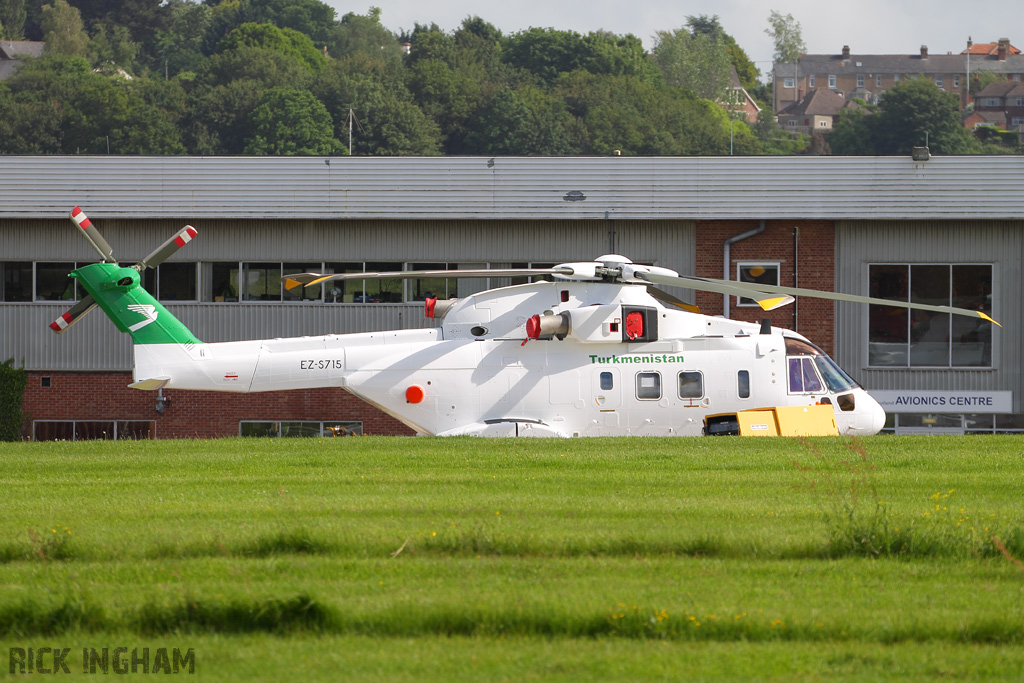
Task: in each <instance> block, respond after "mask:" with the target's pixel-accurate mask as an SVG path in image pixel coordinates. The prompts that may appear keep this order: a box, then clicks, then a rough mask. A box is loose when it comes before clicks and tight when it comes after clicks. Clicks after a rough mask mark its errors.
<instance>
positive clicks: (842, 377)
mask: <svg viewBox="0 0 1024 683" xmlns="http://www.w3.org/2000/svg"><path fill="white" fill-rule="evenodd" d="M814 363H815V364H816V365H817V366H818V370H819V371H820V372H821V376H822V377H824V378H825V384H827V385H828V390H829V391H831V392H832V393H833V394H837V393H839V392H840V391H849V390H850V389H856V388H857V387H858V386H860V385H859V384H857V383H856V382H854V381H853V379H852V378H851V377H850V376H849V375H847V374H846V373H845V372H843V369H842V368H841V367H839V364H838V363H836V362H835V361H834V360H832V359H831V358H829V357H828V356H817V357H815V359H814Z"/></svg>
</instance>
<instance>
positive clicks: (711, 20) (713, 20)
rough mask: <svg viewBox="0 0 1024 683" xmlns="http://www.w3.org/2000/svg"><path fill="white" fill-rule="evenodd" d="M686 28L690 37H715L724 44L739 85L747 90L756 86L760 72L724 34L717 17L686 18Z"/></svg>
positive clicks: (741, 49) (730, 37)
mask: <svg viewBox="0 0 1024 683" xmlns="http://www.w3.org/2000/svg"><path fill="white" fill-rule="evenodd" d="M686 26H687V28H689V29H690V33H691V35H697V34H705V35H709V36H712V37H717V39H718V40H720V41H722V42H724V43H725V49H726V52H728V54H729V61H731V62H732V66H733V68H735V69H736V75H737V76H738V77H739V79H740V85H742V86H743V87H744V88H746V89H747V90H750V89H751V88H754V87H756V86H757V84H758V81H757V77H758V76H759V75H760V71H759V70H758V68H757V65H756V64H754V62H753V61H752V60H751V59H750V57H749V56H747V53H746V52H745V51H744V50H743V48H741V47H740V46H739V44H738V43H737V42H736V39H735V38H733V37H732V36H731V35H729V34H728V33H726V32H725V29H723V28H722V25H721V24H720V23H719V21H718V15H714V16H711V17H709V16H708V15H706V14H700V15H697V16H695V17H694V16H688V17H686Z"/></svg>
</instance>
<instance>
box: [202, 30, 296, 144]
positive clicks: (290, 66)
mask: <svg viewBox="0 0 1024 683" xmlns="http://www.w3.org/2000/svg"><path fill="white" fill-rule="evenodd" d="M312 80H313V74H312V73H311V72H310V71H309V69H308V68H306V66H305V65H303V63H302V62H301V61H300V60H298V59H297V58H295V57H289V56H286V55H283V54H281V53H280V52H276V51H274V50H264V49H262V48H254V47H240V48H237V49H234V50H228V51H227V52H223V53H221V54H217V55H214V56H212V57H210V58H209V59H207V60H206V61H205V62H203V63H202V65H201V68H200V69H199V72H198V73H197V74H196V78H195V82H194V84H193V85H192V87H191V91H190V92H189V96H188V100H187V106H186V112H185V115H184V117H183V120H182V127H183V135H184V139H185V144H186V146H187V147H188V149H189V153H190V154H242V153H243V152H244V150H245V145H246V141H247V140H248V138H249V137H250V136H251V133H252V131H251V130H250V125H251V120H252V117H251V114H252V112H253V110H254V109H255V108H256V106H257V104H258V103H259V101H260V97H261V96H262V95H263V93H264V91H266V90H269V89H271V88H275V87H278V88H299V89H301V88H306V87H308V86H309V84H310V83H311V82H312Z"/></svg>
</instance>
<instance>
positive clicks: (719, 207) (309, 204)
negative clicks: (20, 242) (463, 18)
mask: <svg viewBox="0 0 1024 683" xmlns="http://www.w3.org/2000/svg"><path fill="white" fill-rule="evenodd" d="M1022 186H1024V157H1021V156H983V157H971V156H950V157H941V156H937V157H932V159H931V160H930V161H927V162H914V161H912V160H911V159H910V158H909V157H809V156H794V157H493V158H488V157H332V158H329V159H327V158H323V157H123V156H91V157H90V156H38V157H35V156H29V157H25V156H21V157H19V156H0V219H4V218H63V217H65V216H67V214H68V212H69V211H70V209H71V208H72V207H74V206H75V205H81V206H82V207H83V208H85V209H86V211H87V212H88V213H89V215H90V216H91V217H93V218H107V217H115V218H140V219H154V218H174V219H176V220H185V221H193V220H201V219H213V218H253V219H275V218H283V219H305V218H312V219H316V218H321V219H348V218H359V219H428V218H430V219H455V220H474V219H475V220H485V219H537V220H558V219H601V218H605V217H606V214H607V216H608V217H612V218H621V219H640V220H646V219H680V218H682V219H688V220H715V219H731V218H736V219H745V218H757V219H760V218H766V219H772V218H777V219H791V218H803V219H815V218H821V219H837V220H838V219H875V218H915V219H927V218H976V219H990V218H1021V217H1024V194H1022V193H1021V192H1020V191H1019V188H1020V187H1022ZM965 197H969V198H970V201H969V202H967V201H964V198H965Z"/></svg>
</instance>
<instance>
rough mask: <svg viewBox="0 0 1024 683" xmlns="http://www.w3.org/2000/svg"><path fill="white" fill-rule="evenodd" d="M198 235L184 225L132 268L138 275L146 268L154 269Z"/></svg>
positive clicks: (190, 227)
mask: <svg viewBox="0 0 1024 683" xmlns="http://www.w3.org/2000/svg"><path fill="white" fill-rule="evenodd" d="M198 234H199V231H198V230H196V229H195V228H193V227H192V226H191V225H186V226H185V227H184V228H182V229H181V231H180V232H178V234H177V235H175V236H174V237H172V238H170V239H169V240H167V241H166V242H164V243H163V244H161V245H160V246H159V247H157V248H156V250H154V251H153V253H152V254H150V255H149V256H147V257H146V258H144V259H142V260H141V261H139V262H138V263H136V264H135V265H134V266H133V267H134V268H135V270H137V271H139V272H140V273H141V272H142V271H144V270H145V269H146V268H156V267H157V266H159V265H160V264H161V263H163V262H164V261H166V260H167V259H168V258H169V257H170V256H171V255H172V254H174V253H175V252H176V251H178V250H179V249H181V248H182V247H183V246H185V245H186V244H188V243H189V242H191V241H192V240H193V239H194V238H195V236H196V235H198Z"/></svg>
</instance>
